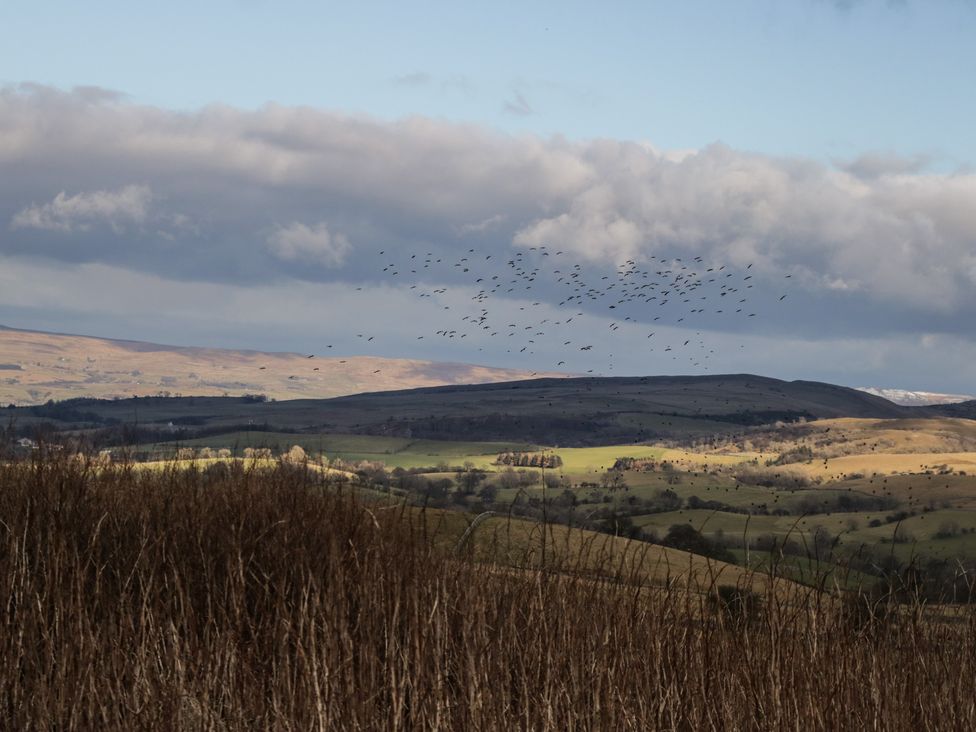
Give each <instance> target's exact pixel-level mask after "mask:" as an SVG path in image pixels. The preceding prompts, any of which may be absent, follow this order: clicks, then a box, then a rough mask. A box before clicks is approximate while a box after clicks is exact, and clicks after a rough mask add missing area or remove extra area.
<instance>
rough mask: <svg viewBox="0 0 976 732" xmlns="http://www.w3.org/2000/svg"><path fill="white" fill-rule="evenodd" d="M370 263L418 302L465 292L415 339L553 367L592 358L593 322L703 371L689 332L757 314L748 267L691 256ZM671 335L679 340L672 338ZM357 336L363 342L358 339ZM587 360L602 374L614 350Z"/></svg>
mask: <svg viewBox="0 0 976 732" xmlns="http://www.w3.org/2000/svg"><path fill="white" fill-rule="evenodd" d="M377 256H378V258H380V261H381V263H382V265H381V267H379V270H378V274H380V275H382V276H384V277H385V278H386V279H388V280H389V281H390V282H391V283H396V284H398V285H399V286H401V287H406V288H407V289H408V290H409V291H411V292H414V293H415V294H416V296H417V297H418V298H421V299H430V300H438V299H446V298H445V297H444V296H445V295H447V294H448V287H447V286H444V285H441V286H439V287H435V286H433V285H430V284H427V283H430V282H443V281H445V280H448V279H449V280H453V281H459V282H461V283H462V284H461V286H462V287H464V289H465V290H466V292H467V293H468V294H469V298H470V299H469V303H470V304H469V307H461V306H458V305H457V304H456V303H455V304H440V305H439V309H440V310H441V312H442V313H444V314H445V315H446V314H447V313H446V312H445V311H453V315H454V316H455V317H454V318H453V319H446V318H445V320H444V321H439V322H437V323H432V326H433V329H432V330H430V331H428V332H427V333H424V334H422V335H418V336H416V338H417V340H423V339H425V338H428V339H430V338H433V339H441V340H446V341H451V340H456V341H461V340H462V339H465V338H471V339H472V340H473V339H476V338H478V337H479V336H481V337H487V338H491V339H496V341H497V342H498V346H496V347H495V348H492V350H495V349H500V350H504V352H505V353H507V354H525V355H527V356H533V355H536V353H537V352H540V351H544V352H545V353H548V354H552V353H554V352H555V353H557V354H562V355H558V356H557V357H556V360H555V361H554V362H553V364H552V366H554V367H556V368H559V367H563V366H566V365H567V364H575V363H579V361H580V358H579V354H584V355H590V354H589V353H588V352H593V351H594V348H600V346H599V345H598V344H599V343H601V342H602V343H605V342H606V339H605V338H599V337H594V336H597V334H596V333H594V332H593V330H592V328H593V321H592V320H588V319H587V316H598V317H601V318H602V319H604V322H605V327H606V328H607V329H608V331H609V333H610V334H611V335H613V334H618V333H619V334H620V335H624V336H625V337H626V339H627V342H626V343H625V344H623V345H622V346H621V347H623V348H627V349H628V350H631V351H632V350H634V348H635V346H636V345H637V344H635V343H634V340H635V338H637V337H638V336H637V332H638V330H639V329H640V335H639V338H640V340H641V341H642V343H641V344H640V346H639V347H640V348H643V349H644V350H646V351H649V352H654V351H657V352H660V353H667V354H671V358H672V359H673V360H681V361H685V360H686V361H687V362H688V363H690V364H691V365H692V366H693V367H700V368H702V369H703V370H707V369H708V363H707V362H708V361H709V359H710V358H711V357H712V356H713V355H714V353H715V351H714V349H712V348H710V347H709V345H708V342H707V337H705V336H703V332H704V331H703V330H701V329H697V328H696V326H698V327H699V328H700V327H701V326H703V325H704V324H705V322H706V321H708V320H710V319H714V318H715V317H716V316H726V317H739V318H743V319H748V318H755V317H757V314H758V313H757V312H755V308H753V307H750V301H752V300H754V299H755V298H753V297H752V296H753V294H754V293H753V290H754V288H755V280H754V279H753V273H752V271H751V270H752V266H753V265H752V264H749V265H748V266H747V267H746V268H745V269H744V270H739V271H734V270H732V269H731V268H729V267H727V266H726V265H719V266H709V265H708V264H707V263H706V262H705V261H704V260H703V258H702V257H698V256H696V257H693V258H691V259H687V260H686V261H683V260H682V259H680V258H672V259H665V258H664V257H655V256H650V257H648V264H647V265H643V266H642V265H640V264H638V262H637V261H636V260H634V259H628V260H626V261H625V262H623V263H622V264H620V265H618V266H617V267H615V268H614V269H612V270H603V271H600V270H599V268H588V267H584V265H583V264H581V263H579V262H576V261H574V260H573V258H572V256H571V255H570V254H569V253H567V252H564V251H562V250H558V249H550V248H548V247H546V246H544V245H543V246H538V247H529V248H528V249H527V250H525V251H517V252H515V253H514V254H513V255H512V256H511V258H509V259H507V260H505V259H501V258H497V257H496V255H493V254H485V253H483V252H482V253H479V252H478V251H477V250H475V249H468V250H467V251H466V252H465V253H464V254H463V255H462V256H460V257H457V258H456V260H455V261H451V260H445V259H444V258H443V257H438V256H435V254H434V253H433V252H425V253H421V252H413V253H409V254H405V255H403V256H402V257H401V258H399V259H398V258H397V257H394V256H390V255H389V254H388V253H387V252H386V251H385V250H379V252H378V253H377ZM593 269H597V271H595V272H594V271H593ZM791 276H792V275H786V278H790V277H791ZM470 293H473V294H470ZM785 298H786V294H785V293H783V294H780V295H779V296H778V300H779V301H782V300H784V299H785ZM503 300H507V301H508V302H507V303H505V302H500V301H503ZM494 302H498V304H497V305H494V304H493V303H494ZM696 321H697V322H696ZM622 329H623V330H622ZM689 330H691V331H693V332H694V335H693V336H692V335H690V334H689V333H688V331H689ZM676 336H680V337H679V338H677V340H673V338H674V337H676ZM359 337H361V338H364V339H366V340H367V341H369V340H371V337H369V336H366V335H365V334H360V336H359ZM485 348H486V346H484V345H483V346H479V347H478V350H485ZM489 348H491V347H490V346H489ZM592 355H595V356H597V357H598V359H599V360H601V361H602V360H603V359H604V358H605V359H606V360H605V364H606V367H607V370H608V371H611V372H612V371H613V360H614V354H613V353H611V352H607V353H600V352H596V353H593V354H592ZM570 367H572V365H571V366H570ZM594 370H595V369H587V371H586V372H587V373H593V372H594Z"/></svg>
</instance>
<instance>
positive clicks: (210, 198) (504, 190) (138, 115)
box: [0, 85, 976, 388]
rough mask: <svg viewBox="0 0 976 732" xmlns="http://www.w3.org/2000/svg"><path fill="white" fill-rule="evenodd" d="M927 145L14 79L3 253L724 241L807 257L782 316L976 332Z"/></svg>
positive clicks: (148, 261)
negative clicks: (128, 92) (799, 154)
mask: <svg viewBox="0 0 976 732" xmlns="http://www.w3.org/2000/svg"><path fill="white" fill-rule="evenodd" d="M525 106H526V107H528V106H529V105H528V104H527V103H526V104H525ZM925 163H926V161H925V160H923V159H908V160H904V159H901V158H898V157H897V156H895V155H887V154H885V155H877V154H875V155H873V156H872V155H866V156H864V157H862V158H860V159H858V160H855V161H852V162H847V163H843V164H837V165H824V164H821V163H818V162H815V161H811V160H806V159H800V158H786V157H771V156H766V155H759V154H754V153H747V152H742V151H738V150H734V149H731V148H729V147H727V146H724V145H721V144H714V145H711V146H708V147H705V148H703V149H700V150H691V151H683V152H668V151H661V150H658V149H656V148H654V147H653V146H652V145H650V144H647V143H642V142H632V141H619V140H605V139H604V140H599V139H598V140H587V141H570V140H566V139H563V138H560V137H552V138H540V137H537V136H532V135H524V136H510V135H503V134H499V133H496V132H493V131H491V130H486V129H484V128H481V127H477V126H474V125H465V124H457V123H450V122H446V121H442V120H434V119H428V118H424V117H411V118H405V119H401V120H396V121H380V120H376V119H371V118H366V117H359V116H351V115H345V114H339V113H335V112H329V111H323V110H316V109H309V108H291V107H282V106H277V105H268V106H265V107H262V108H260V109H258V110H254V111H244V110H239V109H234V108H230V107H226V106H220V105H213V106H210V107H206V108H204V109H200V110H196V111H192V112H178V111H170V110H164V109H158V108H154V107H148V106H141V105H137V104H134V103H132V102H130V101H128V100H126V98H125V97H124V96H121V95H117V94H114V93H101V92H99V91H98V90H92V89H83V90H75V91H73V92H63V91H59V90H56V89H51V88H47V87H41V86H36V85H32V86H22V87H12V88H6V89H4V90H2V91H0V169H2V170H3V171H4V174H3V175H2V176H0V257H3V258H4V260H3V261H4V262H5V263H6V264H5V266H7V267H8V268H9V267H13V266H14V265H15V264H17V265H18V266H27V263H29V264H30V267H31V269H30V271H31V272H33V273H34V275H33V276H34V277H36V276H37V275H36V273H37V272H38V271H39V268H43V267H45V266H47V267H50V268H52V272H53V271H55V270H57V271H58V272H62V273H63V272H64V271H65V268H66V267H67V268H69V269H70V267H78V266H84V267H88V268H92V267H94V268H96V269H95V270H90V271H92V272H98V273H100V274H99V276H100V277H101V278H102V281H103V282H104V280H105V279H106V278H107V277H109V275H108V274H106V273H107V272H110V271H111V272H113V273H115V274H114V275H112V276H114V277H116V278H118V276H119V275H118V273H119V272H128V273H132V276H133V277H149V278H154V279H153V280H152V281H153V282H154V283H156V284H155V285H154V287H158V288H159V289H160V291H161V292H162V290H163V289H165V287H164V283H166V282H169V283H172V287H174V288H176V289H175V290H174V291H177V290H179V287H182V286H183V285H182V284H180V283H212V284H219V285H220V286H221V287H227V288H248V287H257V286H260V287H272V286H276V283H277V284H278V285H280V286H281V287H285V288H294V287H295V283H303V287H305V286H306V285H307V286H308V287H312V288H314V287H330V288H335V287H340V288H341V287H346V288H349V289H351V290H354V288H355V287H364V288H366V289H367V290H369V289H372V290H373V291H374V292H375V293H386V295H389V291H388V290H384V289H383V288H388V287H389V284H388V283H387V282H386V281H385V280H384V279H383V275H381V274H380V273H379V271H378V270H379V267H378V266H377V264H378V263H379V261H378V254H377V252H378V251H379V250H384V251H386V252H388V253H389V255H388V256H393V257H401V258H402V257H406V256H408V255H409V253H410V252H417V251H424V252H426V251H431V252H436V253H438V254H439V255H448V256H449V255H450V254H452V253H454V252H458V251H467V249H469V248H476V249H478V250H479V251H484V252H491V253H494V254H497V255H505V256H511V255H512V252H513V251H514V250H525V251H528V250H529V248H530V247H533V246H540V245H543V244H545V245H549V246H553V247H559V248H561V249H564V250H565V251H567V252H568V253H570V254H571V255H572V256H573V257H576V258H577V259H578V260H579V261H582V262H588V263H589V265H590V266H592V267H612V266H613V265H614V264H616V263H618V262H622V261H624V260H625V259H635V260H637V261H638V262H643V263H647V262H649V261H650V259H649V258H650V257H651V256H652V255H653V256H655V257H659V258H660V257H681V258H687V257H694V256H701V257H703V258H704V259H705V260H706V261H708V262H714V263H716V264H717V263H722V264H727V265H728V266H729V267H732V268H740V269H741V268H745V267H746V266H748V265H750V264H751V265H753V267H752V270H751V271H752V272H754V273H755V278H756V282H757V283H761V284H762V285H763V286H764V287H766V288H767V289H769V292H770V295H771V296H773V297H772V299H773V302H775V296H776V295H778V294H779V291H778V289H775V288H778V287H780V283H782V282H783V278H784V277H785V275H786V274H791V275H792V280H791V281H792V282H793V283H796V284H795V286H794V287H795V292H794V293H793V296H792V297H791V299H790V301H788V302H795V303H796V304H795V305H794V306H793V307H792V308H787V307H784V306H780V307H773V306H772V304H771V306H770V312H769V318H768V319H767V320H766V321H765V326H764V327H767V328H769V329H770V332H772V331H773V330H775V331H776V332H777V333H778V334H779V335H780V336H782V335H783V334H788V335H790V336H791V337H795V338H798V339H806V340H807V341H810V342H813V341H817V340H820V341H826V340H829V339H831V338H855V339H857V338H861V339H868V338H879V337H889V336H890V337H891V338H897V339H903V340H904V339H907V340H904V342H905V343H910V342H912V341H911V339H913V338H921V337H922V336H931V337H941V336H940V335H939V334H945V336H946V337H951V338H955V339H963V340H967V341H971V340H972V338H973V333H972V325H971V324H972V322H976V294H974V293H976V287H974V286H976V207H974V206H973V205H972V202H973V201H974V200H976V176H974V175H972V174H962V173H956V174H940V173H934V172H930V171H928V170H927V169H926V165H925ZM18 263H19V264H18ZM98 268H101V269H98ZM106 268H108V269H106ZM86 271H89V270H86ZM59 276H60V275H59ZM93 277H94V275H93V276H92V278H90V281H92V282H94V279H93ZM444 277H445V279H448V280H450V279H451V278H452V277H454V275H453V274H451V273H447V274H445V275H444ZM54 279H55V278H54V277H53V275H52V281H53V280H54ZM454 279H455V280H456V279H457V278H456V277H454ZM177 285H179V287H177ZM187 286H188V285H187ZM35 289H36V288H35ZM133 289H139V288H138V287H136V286H135V285H134V286H133ZM304 291H305V290H303V292H304ZM330 291H331V290H330ZM38 292H43V291H42V290H38ZM228 292H239V290H235V289H231V290H229V291H228ZM377 296H379V295H377ZM539 296H540V297H543V298H551V299H552V300H554V299H555V297H556V296H557V293H556V290H555V289H552V290H548V291H547V290H541V291H540V295H539ZM3 297H4V296H3V295H2V294H0V300H2V298H3ZM10 297H12V295H11V296H10ZM18 297H19V298H20V299H19V300H17V302H16V303H15V302H13V300H10V301H9V302H8V303H7V304H8V305H9V307H17V308H31V307H41V305H39V304H37V303H41V304H43V305H44V307H47V308H51V307H54V306H55V305H54V304H56V301H57V297H58V295H57V294H56V293H55V292H53V291H52V292H51V293H48V294H47V295H45V296H44V297H45V298H46V299H44V300H43V302H42V301H41V300H37V302H36V303H35V301H34V300H31V297H30V294H29V293H27V292H23V293H21V294H20V295H18ZM37 297H38V298H40V297H41V296H40V295H38V296H37ZM178 297H179V296H178V295H174V296H173V298H174V299H175V298H178ZM195 297H196V296H195ZM200 297H203V296H202V295H201V296H200ZM235 297H236V295H235ZM159 300H160V301H166V300H167V296H165V295H164V294H160V295H159ZM268 300H269V301H270V300H273V297H272V296H270V295H269V296H268ZM32 303H34V304H32ZM52 303H53V304H52ZM2 305H3V302H0V306H2ZM75 306H77V303H76V305H73V306H72V307H75ZM106 308H108V305H107V304H106ZM292 315H293V314H282V315H281V317H283V318H289V317H292ZM188 317H189V316H188ZM201 317H202V316H201ZM418 317H419V316H418ZM634 317H635V319H637V320H639V319H640V317H641V314H640V313H634ZM14 324H16V323H14ZM704 325H705V327H708V328H711V329H712V330H713V331H715V332H716V333H721V332H728V333H735V332H737V329H738V330H741V326H738V325H731V324H724V323H723V322H721V321H720V320H715V321H714V322H707V323H705V324H704ZM899 342H902V341H899ZM953 342H955V341H953ZM905 348H907V346H905ZM797 352H799V351H797ZM755 370H761V369H755ZM858 383H867V382H864V381H863V379H859V380H858ZM889 385H890V384H889ZM906 386H914V387H915V388H921V387H922V386H925V385H924V384H907V385H906Z"/></svg>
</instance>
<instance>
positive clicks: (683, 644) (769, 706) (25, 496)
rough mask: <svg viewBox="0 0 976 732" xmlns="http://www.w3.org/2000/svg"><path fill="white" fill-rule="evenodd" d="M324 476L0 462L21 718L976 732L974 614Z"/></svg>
mask: <svg viewBox="0 0 976 732" xmlns="http://www.w3.org/2000/svg"><path fill="white" fill-rule="evenodd" d="M321 480H323V478H321V477H319V478H316V477H314V476H310V475H309V474H306V473H305V472H304V471H302V470H300V469H295V468H293V467H288V466H280V467H279V468H276V469H254V470H250V471H245V470H243V469H240V468H228V469H219V470H210V471H208V472H199V471H194V470H183V469H180V470H170V471H163V472H146V471H133V470H130V469H127V468H125V467H114V468H113V467H110V468H98V469H95V468H88V467H85V466H82V465H79V464H77V463H72V462H70V461H68V460H62V459H57V458H55V459H49V460H35V461H33V462H25V463H8V464H5V465H3V466H0V521H2V523H0V651H2V656H0V658H2V663H0V705H2V707H0V709H2V712H0V716H2V719H3V720H4V722H3V726H4V727H5V728H8V729H22V730H28V729H57V730H72V729H101V730H111V729H120V730H133V729H180V728H181V729H190V730H196V729H199V730H236V729H261V730H265V729H267V730H277V729H280V730H311V729H343V730H355V729H390V730H406V729H449V730H481V729H532V730H542V729H554V730H555V729H559V730H563V729H567V730H569V729H587V730H590V729H601V730H620V729H641V730H644V729H695V730H697V729H722V730H732V729H785V728H791V729H805V730H806V729H868V728H871V729H906V730H908V729H912V730H916V729H933V728H954V729H972V728H974V727H976V708H974V701H973V699H974V691H976V689H974V686H976V685H974V660H976V625H974V623H973V618H972V617H971V616H970V615H968V614H963V613H961V612H960V613H958V614H957V615H956V617H955V619H954V622H949V621H947V620H945V619H943V620H940V621H933V620H925V619H923V618H921V617H920V616H919V615H918V614H913V613H910V612H899V613H894V614H892V615H888V617H887V619H883V618H882V617H880V616H881V614H880V613H876V614H875V618H874V619H873V620H872V619H871V617H870V616H869V613H867V612H860V611H857V610H852V607H854V606H852V605H851V604H850V603H842V602H835V601H829V600H825V599H824V598H823V596H822V595H817V594H815V593H813V592H808V593H807V594H805V595H804V594H798V595H797V596H794V597H789V598H784V597H783V596H782V595H781V593H777V592H774V591H772V590H770V591H768V592H767V594H766V595H765V597H764V598H763V607H762V608H761V609H759V608H757V607H756V606H755V604H754V603H753V602H751V601H750V602H746V603H743V604H738V603H737V601H736V600H735V598H734V597H731V596H730V594H729V593H728V592H727V591H726V592H725V593H724V594H723V596H724V598H725V599H726V600H727V601H729V602H728V604H725V605H723V604H722V603H721V602H719V603H715V602H713V601H711V600H710V599H709V594H708V593H703V592H694V591H689V589H688V588H686V587H682V586H673V585H672V586H671V587H665V588H658V589H655V590H651V589H649V588H648V587H647V586H646V585H641V584H640V583H639V582H632V581H630V580H635V579H637V578H629V577H626V576H616V577H613V576H610V577H608V578H607V579H605V580H601V579H594V577H593V573H592V572H588V573H587V576H585V577H574V576H572V575H571V574H569V573H567V572H562V571H560V568H552V569H547V570H546V571H542V572H537V571H528V570H525V569H522V570H519V569H512V568H509V569H506V570H504V571H502V570H500V569H499V568H498V567H497V566H493V565H491V564H487V563H484V562H475V561H472V560H467V559H457V558H456V557H454V556H452V554H451V552H445V551H444V549H443V546H444V544H443V542H437V541H432V540H431V530H432V529H431V526H430V525H428V524H425V523H423V521H422V520H421V519H420V518H419V514H417V513H411V512H410V511H409V510H407V509H403V508H386V507H382V506H379V505H373V504H364V503H362V502H359V501H357V499H356V498H355V497H354V496H351V495H349V494H348V493H347V494H342V493H340V492H339V491H336V490H331V489H330V488H329V487H328V486H327V485H323V484H322V483H321V482H320V481H321ZM608 574H613V572H612V571H610V570H609V569H608ZM617 574H619V572H618V573H617ZM766 586H767V587H771V586H772V585H771V584H770V583H767V584H766ZM798 592H799V591H798Z"/></svg>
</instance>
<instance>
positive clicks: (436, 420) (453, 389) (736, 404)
mask: <svg viewBox="0 0 976 732" xmlns="http://www.w3.org/2000/svg"><path fill="white" fill-rule="evenodd" d="M961 406H962V405H950V406H949V407H944V406H940V407H903V406H899V405H896V404H893V403H891V402H889V401H887V400H885V399H882V398H881V397H877V396H873V395H871V394H866V393H864V392H861V391H858V390H856V389H849V388H846V387H841V386H835V385H832V384H823V383H818V382H811V381H781V380H779V379H772V378H767V377H762V376H753V375H749V374H736V375H726V376H655V377H616V378H560V379H552V378H544V379H530V380H522V381H509V382H501V383H491V384H476V385H462V386H440V387H425V388H419V389H408V390H399V391H385V392H372V393H364V394H356V395H351V396H342V397H335V398H332V399H295V400H288V401H277V402H261V401H258V400H254V399H248V398H239V397H238V398H230V397H223V398H222V397H183V398H174V397H170V398H163V397H148V398H139V399H122V400H114V401H107V400H74V401H72V402H68V403H64V404H58V405H53V406H51V407H46V406H41V407H33V408H28V409H18V410H7V411H8V415H7V416H8V417H12V418H15V419H20V420H21V423H24V422H26V421H29V420H48V421H50V420H56V421H59V422H61V423H62V424H63V425H64V426H66V427H70V426H72V425H73V426H75V427H85V426H99V425H112V424H114V425H120V424H125V425H138V426H139V427H140V428H143V429H144V430H157V431H161V432H165V431H166V430H167V429H169V430H170V431H174V429H175V428H179V431H180V436H181V437H182V438H189V437H193V436H196V435H197V434H211V435H212V434H217V433H219V432H221V431H225V432H228V431H233V430H240V429H261V430H279V431H286V432H287V431H302V432H311V433H332V434H366V435H383V436H389V437H404V438H411V439H436V440H469V441H477V440H487V441H516V442H527V443H535V444H548V445H562V446H570V445H609V444H623V443H629V442H642V441H648V440H661V439H672V438H677V439H686V438H703V437H709V436H714V435H716V434H720V433H729V432H735V431H742V430H743V429H746V428H753V427H757V426H759V425H768V424H773V423H776V422H779V421H785V422H792V421H798V420H815V419H834V418H841V417H856V418H864V419H904V418H912V417H918V418H921V417H940V416H944V415H943V414H942V411H941V410H945V409H949V408H952V409H953V410H957V409H959V408H960V407H961ZM142 438H145V439H153V437H152V436H151V435H142V436H140V439H142Z"/></svg>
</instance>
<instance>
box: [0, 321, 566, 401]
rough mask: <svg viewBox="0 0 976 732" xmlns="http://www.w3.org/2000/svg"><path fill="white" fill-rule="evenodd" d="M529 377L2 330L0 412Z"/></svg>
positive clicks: (331, 393) (299, 395)
mask: <svg viewBox="0 0 976 732" xmlns="http://www.w3.org/2000/svg"><path fill="white" fill-rule="evenodd" d="M530 375H531V373H530V372H528V371H519V370H516V369H499V368H490V367H487V366H476V365H472V364H463V363H444V362H435V361H420V360H413V359H401V358H374V357H370V356H343V357H327V358H322V357H320V356H315V357H310V356H309V355H308V354H300V353H264V352H261V351H241V350H229V349H222V348H193V347H186V346H166V345H159V344H156V343H143V342H140V341H125V340H111V339H107V338H95V337H91V336H79V335H66V334H60V333H42V332H37V331H28V330H17V329H14V328H6V327H4V326H0V404H16V405H31V404H43V403H44V402H46V401H48V400H50V399H53V400H55V401H60V400H64V399H71V398H77V397H92V398H99V399H118V398H126V397H133V396H151V395H180V394H193V395H197V396H239V395H243V394H265V395H267V396H268V397H270V398H272V399H308V398H318V399H321V398H328V397H335V396H341V395H344V394H357V393H360V392H364V391H378V390H387V389H410V388H414V387H423V386H437V385H442V384H471V383H479V382H492V381H512V380H516V379H524V378H527V377H529V376H530ZM547 375H552V376H558V374H547Z"/></svg>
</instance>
